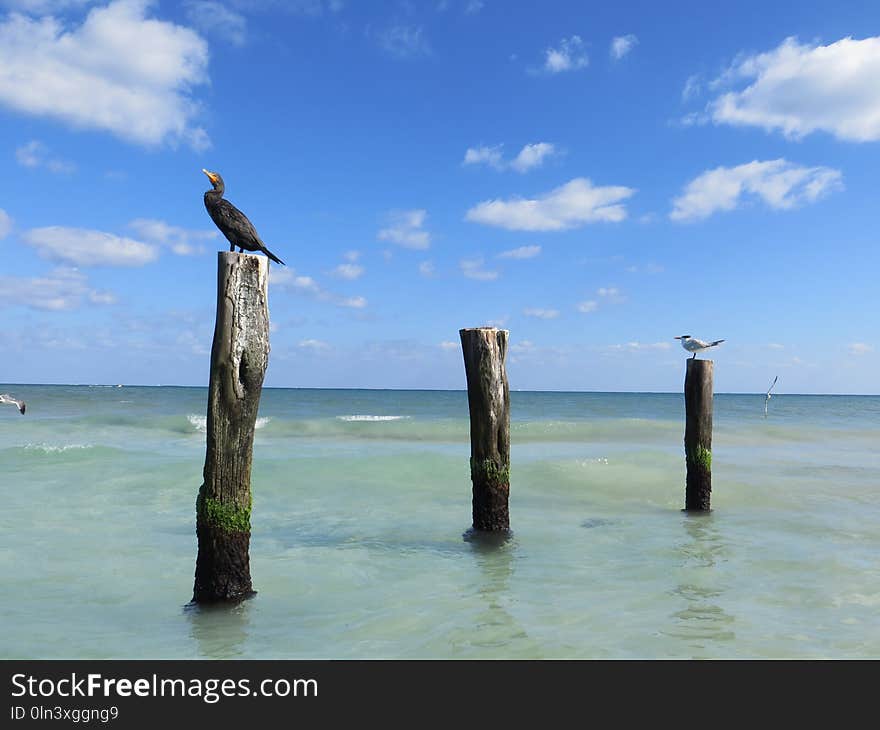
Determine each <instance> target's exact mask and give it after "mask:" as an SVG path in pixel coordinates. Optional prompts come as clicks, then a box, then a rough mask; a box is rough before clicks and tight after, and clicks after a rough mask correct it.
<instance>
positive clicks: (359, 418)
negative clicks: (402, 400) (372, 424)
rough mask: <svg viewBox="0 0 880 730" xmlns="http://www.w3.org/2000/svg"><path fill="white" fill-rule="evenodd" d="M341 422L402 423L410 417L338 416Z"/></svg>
mask: <svg viewBox="0 0 880 730" xmlns="http://www.w3.org/2000/svg"><path fill="white" fill-rule="evenodd" d="M336 417H337V418H338V419H339V420H340V421H349V422H350V421H402V420H404V419H407V418H409V416H371V415H369V414H366V415H353V416H336Z"/></svg>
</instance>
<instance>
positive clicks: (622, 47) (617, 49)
mask: <svg viewBox="0 0 880 730" xmlns="http://www.w3.org/2000/svg"><path fill="white" fill-rule="evenodd" d="M638 43H639V39H638V38H636V37H635V36H634V35H632V34H629V35H622V36H617V37H616V38H614V39H613V40H612V41H611V49H610V53H611V58H613V59H614V60H615V61H619V60H620V59H621V58H623V57H624V56H625V55H626V54H628V53H629V52H630V51H631V50H632V49H633V48H635V47H636V46H637V45H638Z"/></svg>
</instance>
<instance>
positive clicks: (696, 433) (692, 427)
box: [684, 359, 715, 511]
mask: <svg viewBox="0 0 880 730" xmlns="http://www.w3.org/2000/svg"><path fill="white" fill-rule="evenodd" d="M714 365H715V364H714V363H713V362H712V361H711V360H694V359H690V360H688V361H687V372H686V374H685V377H684V405H685V430H684V452H685V461H686V463H687V485H686V489H685V509H686V510H697V511H707V510H709V509H710V502H711V496H712V410H713V393H712V387H713V383H712V380H713V371H714Z"/></svg>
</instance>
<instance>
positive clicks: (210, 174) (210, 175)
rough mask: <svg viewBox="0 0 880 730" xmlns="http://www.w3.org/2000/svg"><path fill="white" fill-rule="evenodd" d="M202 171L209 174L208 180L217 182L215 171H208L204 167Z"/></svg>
mask: <svg viewBox="0 0 880 730" xmlns="http://www.w3.org/2000/svg"><path fill="white" fill-rule="evenodd" d="M202 172H203V173H205V174H206V175H207V176H208V180H210V181H211V182H212V183H215V182H217V176H216V175H215V174H214V173H213V172H208V170H206V169H205V168H204V167H203V168H202Z"/></svg>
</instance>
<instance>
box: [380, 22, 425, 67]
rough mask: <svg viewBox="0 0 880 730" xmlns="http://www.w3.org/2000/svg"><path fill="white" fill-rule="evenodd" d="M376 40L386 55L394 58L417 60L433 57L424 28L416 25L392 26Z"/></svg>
mask: <svg viewBox="0 0 880 730" xmlns="http://www.w3.org/2000/svg"><path fill="white" fill-rule="evenodd" d="M376 40H377V41H378V43H379V48H381V49H382V50H383V51H385V53H387V54H388V55H390V56H393V57H394V58H400V59H404V58H416V57H419V56H429V55H431V46H430V44H429V43H428V39H427V38H426V37H425V32H424V28H422V27H421V26H414V25H392V26H391V27H389V28H386V29H385V30H383V31H381V32H380V33H379V34H378V35H377V37H376Z"/></svg>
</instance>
